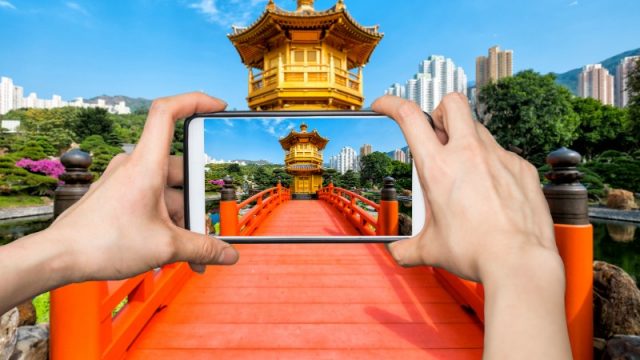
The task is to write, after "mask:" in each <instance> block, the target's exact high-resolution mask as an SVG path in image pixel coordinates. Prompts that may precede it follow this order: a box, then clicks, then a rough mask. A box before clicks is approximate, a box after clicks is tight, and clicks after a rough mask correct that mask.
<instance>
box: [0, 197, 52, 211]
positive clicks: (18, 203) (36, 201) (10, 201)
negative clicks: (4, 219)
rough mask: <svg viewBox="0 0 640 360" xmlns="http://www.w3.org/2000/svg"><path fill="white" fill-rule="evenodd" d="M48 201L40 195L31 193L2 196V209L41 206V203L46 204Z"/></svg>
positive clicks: (0, 206) (0, 204) (0, 199)
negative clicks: (31, 194)
mask: <svg viewBox="0 0 640 360" xmlns="http://www.w3.org/2000/svg"><path fill="white" fill-rule="evenodd" d="M46 203H47V202H46V201H45V200H44V199H42V198H41V197H39V196H30V195H13V196H0V209H1V208H14V207H23V206H39V205H46Z"/></svg>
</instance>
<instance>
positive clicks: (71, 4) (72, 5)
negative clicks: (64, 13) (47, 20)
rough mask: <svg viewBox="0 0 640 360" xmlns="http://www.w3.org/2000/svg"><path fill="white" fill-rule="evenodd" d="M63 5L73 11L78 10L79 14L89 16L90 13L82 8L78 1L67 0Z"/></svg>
mask: <svg viewBox="0 0 640 360" xmlns="http://www.w3.org/2000/svg"><path fill="white" fill-rule="evenodd" d="M65 5H66V6H67V7H68V8H69V9H71V10H73V11H77V12H79V13H80V14H82V15H84V16H89V15H90V14H89V12H88V11H87V9H85V8H83V7H82V6H81V5H80V4H78V3H76V2H73V1H67V2H66V3H65Z"/></svg>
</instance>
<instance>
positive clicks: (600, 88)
mask: <svg viewBox="0 0 640 360" xmlns="http://www.w3.org/2000/svg"><path fill="white" fill-rule="evenodd" d="M578 96H580V97H583V98H588V97H590V98H593V99H596V100H600V102H602V103H603V104H604V105H613V102H614V99H613V76H611V75H610V74H609V71H608V70H607V69H606V68H604V67H602V64H590V65H587V66H585V67H584V68H582V72H581V73H580V75H579V76H578Z"/></svg>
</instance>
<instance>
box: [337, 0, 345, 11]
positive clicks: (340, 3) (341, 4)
mask: <svg viewBox="0 0 640 360" xmlns="http://www.w3.org/2000/svg"><path fill="white" fill-rule="evenodd" d="M346 8H347V5H345V4H344V0H338V2H337V3H336V10H338V11H340V10H344V9H346Z"/></svg>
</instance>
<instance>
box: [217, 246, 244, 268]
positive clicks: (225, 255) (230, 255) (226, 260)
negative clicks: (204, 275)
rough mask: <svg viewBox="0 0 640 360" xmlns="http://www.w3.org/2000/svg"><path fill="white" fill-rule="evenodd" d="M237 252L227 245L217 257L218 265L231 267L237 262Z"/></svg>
mask: <svg viewBox="0 0 640 360" xmlns="http://www.w3.org/2000/svg"><path fill="white" fill-rule="evenodd" d="M238 257H239V256H238V252H237V251H236V249H235V248H234V247H233V246H231V245H229V246H227V247H225V248H224V249H222V252H221V253H220V255H219V256H218V261H217V262H218V264H220V265H233V264H235V263H236V262H238Z"/></svg>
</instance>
